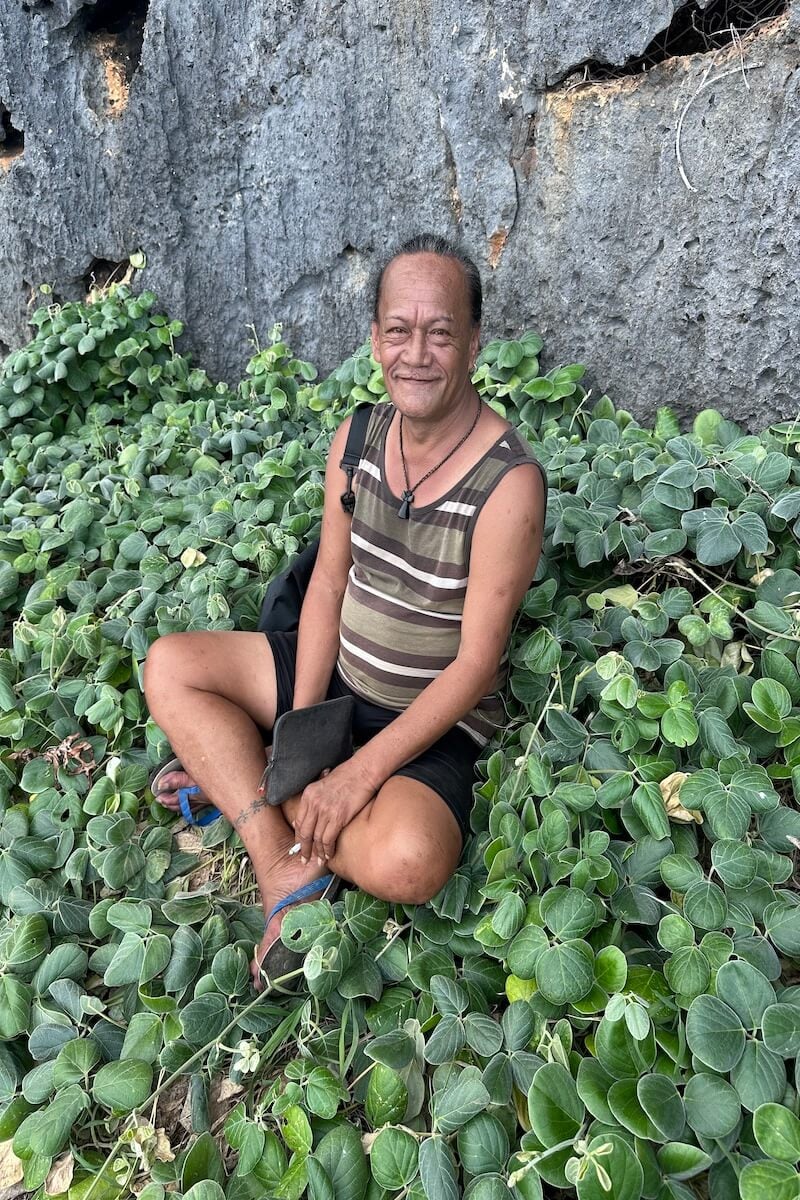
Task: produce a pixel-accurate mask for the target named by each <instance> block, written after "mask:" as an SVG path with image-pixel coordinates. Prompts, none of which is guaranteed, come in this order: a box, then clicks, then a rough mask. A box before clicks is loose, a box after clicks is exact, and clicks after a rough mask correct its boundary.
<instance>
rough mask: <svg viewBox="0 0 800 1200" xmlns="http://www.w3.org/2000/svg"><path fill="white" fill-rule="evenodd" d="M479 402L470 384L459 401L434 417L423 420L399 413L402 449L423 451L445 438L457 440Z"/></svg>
mask: <svg viewBox="0 0 800 1200" xmlns="http://www.w3.org/2000/svg"><path fill="white" fill-rule="evenodd" d="M480 403H481V401H480V397H479V396H478V394H477V392H476V391H475V389H474V388H473V387H472V386H470V388H469V390H468V391H467V392H465V394H464V396H463V397H462V399H461V401H460V403H459V404H457V405H454V406H453V408H452V410H451V411H450V412H448V413H446V414H445V415H444V416H442V417H439V418H437V419H435V420H425V419H424V418H418V417H407V416H404V417H403V443H404V445H405V448H406V453H408V451H409V450H410V451H411V453H412V454H413V453H415V452H416V453H418V454H420V455H425V454H427V453H428V452H430V451H432V450H433V448H434V447H441V446H443V445H445V444H446V443H448V442H457V441H458V439H459V438H460V437H461V435H462V434H463V433H465V432H466V431H467V429H469V427H470V425H471V424H472V422H473V421H474V420H475V414H476V412H477V410H478V405H479V404H480Z"/></svg>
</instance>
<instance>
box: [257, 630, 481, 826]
mask: <svg viewBox="0 0 800 1200" xmlns="http://www.w3.org/2000/svg"><path fill="white" fill-rule="evenodd" d="M264 636H265V637H266V639H267V641H268V642H269V644H270V647H271V649H272V656H273V658H274V659H275V677H276V680H277V684H278V711H277V713H276V714H275V715H276V719H277V718H278V717H280V716H281V715H282V714H283V713H285V712H288V711H289V709H290V708H291V707H292V701H293V698H294V672H295V659H296V657H297V634H296V633H265V635H264ZM337 696H352V697H353V699H354V700H355V712H354V716H353V740H354V742H355V743H356V745H363V743H364V742H368V741H369V739H370V738H371V737H374V736H375V734H376V733H380V731H381V730H382V729H385V728H386V726H387V725H389V724H391V722H392V721H393V720H394V719H395V717H398V716H399V715H400V714H399V713H398V712H396V711H395V710H394V709H392V708H381V706H380V705H378V704H372V703H370V701H368V700H364V699H363V698H362V697H361V696H359V695H357V694H356V693H355V692H354V691H353V690H352V688H349V687H348V686H347V684H346V683H345V681H344V680H343V679H342V677H341V675H340V674H339V672H338V671H336V670H334V672H333V678H332V679H331V683H330V687H329V688H328V694H327V697H326V699H328V700H333V699H335V698H336V697H337ZM480 753H481V748H480V746H478V745H477V743H476V742H475V741H473V739H472V738H471V737H470V736H469V734H468V733H465V732H464V730H463V729H457V728H453V729H450V730H448V731H447V733H445V734H444V735H443V736H442V737H440V738H439V740H438V742H434V743H433V745H432V746H431V747H430V748H429V749H428V750H423V752H422V754H418V755H417V757H416V758H414V759H412V760H411V762H409V763H406V765H405V766H404V767H399V768H398V769H397V770H396V771H395V772H394V773H393V775H402V776H404V777H405V778H407V779H416V780H418V781H419V782H420V783H424V784H425V786H426V787H429V788H430V789H431V791H434V792H436V794H437V795H438V796H441V798H442V800H444V802H445V804H446V805H447V807H448V808H449V809H450V811H451V813H452V814H453V816H454V817H455V819H456V821H458V827H459V829H460V830H461V840H462V844H463V842H464V840H465V839H466V836H467V833H468V832H469V814H470V810H471V808H472V787H473V784H474V783H475V763H476V762H477V759H478V756H479V755H480Z"/></svg>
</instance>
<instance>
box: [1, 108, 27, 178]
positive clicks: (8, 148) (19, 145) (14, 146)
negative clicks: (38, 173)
mask: <svg viewBox="0 0 800 1200" xmlns="http://www.w3.org/2000/svg"><path fill="white" fill-rule="evenodd" d="M24 148H25V134H24V133H23V132H22V130H21V129H17V128H16V126H14V125H12V123H11V113H10V112H9V111H8V109H7V108H6V107H5V106H4V105H2V104H0V166H3V167H6V168H7V167H8V166H9V164H10V163H11V162H12V161H13V159H15V158H18V157H19V156H20V154H22V152H23V150H24Z"/></svg>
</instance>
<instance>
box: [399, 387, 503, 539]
mask: <svg viewBox="0 0 800 1200" xmlns="http://www.w3.org/2000/svg"><path fill="white" fill-rule="evenodd" d="M482 407H483V404H482V401H481V398H480V396H479V397H478V411H477V412H476V414H475V420H474V421H473V422H472V424H471V425H470V427H469V429H468V430H467V432H466V433H465V434H464V436H463V437H462V438H460V439H459V441H457V442H456V444H455V446H453V448H452V450H449V451H448V453H447V454H445V456H444V458H443V459H442V461H441V462H438V463H437V464H436V466H435V467H431V469H430V471H426V473H425V474H424V475H423V476H422V478H421V479H418V480H417V482H416V483H415V484H414V486H413V488H412V487H411V485H410V484H409V482H408V467H407V466H406V456H405V454H404V453H403V414H402V413H401V414H400V462H401V463H402V464H403V479H404V480H405V484H406V489H405V491H404V492H403V495H402V497H401V502H400V507H399V508H398V510H397V515H398V517H400V519H401V520H402V521H407V520H408V519H409V517H410V516H411V505H412V504H413V503H414V493H415V492H416V490H417V488H418V487H419V486H420V484H422V483H424V482H425V480H426V479H430V477H431V475H433V474H434V472H436V471H438V470H439V468H440V467H443V466H444V464H445V463H446V462H447V460H448V459H450V458H452V457H453V455H454V454H455V452H456V450H460V449H461V447H462V446H463V445H464V442H465V441H466V440H467V438H468V437H469V436H470V434H471V433H472V432H473V430H474V429H475V426H476V425H477V424H478V421H479V420H480V416H481V409H482Z"/></svg>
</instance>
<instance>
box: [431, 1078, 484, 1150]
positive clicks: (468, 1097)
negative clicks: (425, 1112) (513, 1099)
mask: <svg viewBox="0 0 800 1200" xmlns="http://www.w3.org/2000/svg"><path fill="white" fill-rule="evenodd" d="M472 1070H473V1071H474V1068H472ZM490 1101H491V1097H490V1095H489V1093H488V1092H487V1090H486V1088H485V1087H484V1085H483V1083H482V1082H481V1079H480V1075H479V1074H478V1072H477V1071H475V1073H474V1074H472V1073H471V1072H468V1071H466V1070H465V1071H462V1072H461V1074H460V1075H459V1076H458V1078H457V1079H456V1080H455V1081H454V1082H453V1083H450V1084H448V1085H447V1086H445V1087H444V1088H442V1089H441V1090H439V1091H436V1092H434V1095H433V1128H434V1130H435V1131H436V1132H438V1133H444V1134H447V1133H455V1131H456V1130H457V1129H459V1128H460V1127H461V1126H462V1125H463V1124H464V1123H465V1122H466V1121H469V1120H470V1119H471V1118H472V1117H474V1116H477V1114H478V1113H479V1112H482V1110H483V1109H485V1108H486V1107H487V1106H488V1104H489V1103H490Z"/></svg>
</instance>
